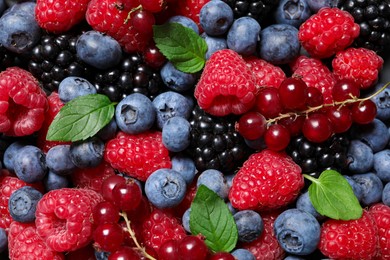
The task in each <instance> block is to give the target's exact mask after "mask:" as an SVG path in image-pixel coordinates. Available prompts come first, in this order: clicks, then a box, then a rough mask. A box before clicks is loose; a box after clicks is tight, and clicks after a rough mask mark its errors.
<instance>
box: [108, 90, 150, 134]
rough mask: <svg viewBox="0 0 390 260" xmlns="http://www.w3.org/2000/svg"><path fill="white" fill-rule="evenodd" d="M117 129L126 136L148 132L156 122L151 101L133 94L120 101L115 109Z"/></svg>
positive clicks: (138, 94) (140, 95)
mask: <svg viewBox="0 0 390 260" xmlns="http://www.w3.org/2000/svg"><path fill="white" fill-rule="evenodd" d="M115 120H116V123H117V125H118V128H119V129H120V130H122V131H123V132H125V133H128V134H139V133H142V132H145V131H146V130H149V129H150V128H152V126H153V125H154V122H155V120H156V112H155V109H154V106H153V103H152V101H151V100H150V99H149V98H148V97H147V96H145V95H143V94H140V93H133V94H130V95H128V96H127V97H125V98H124V99H122V100H121V101H120V102H119V103H118V105H117V106H116V108H115Z"/></svg>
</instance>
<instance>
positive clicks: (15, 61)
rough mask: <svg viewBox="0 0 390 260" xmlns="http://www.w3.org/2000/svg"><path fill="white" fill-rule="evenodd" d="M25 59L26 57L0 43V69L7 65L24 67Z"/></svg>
mask: <svg viewBox="0 0 390 260" xmlns="http://www.w3.org/2000/svg"><path fill="white" fill-rule="evenodd" d="M25 59H28V58H27V57H22V56H21V55H18V54H16V53H14V52H12V51H10V50H8V49H7V48H5V47H4V46H3V45H1V44H0V71H3V70H5V69H6V68H8V67H13V66H18V67H20V68H23V69H26V66H25V64H26V62H25Z"/></svg>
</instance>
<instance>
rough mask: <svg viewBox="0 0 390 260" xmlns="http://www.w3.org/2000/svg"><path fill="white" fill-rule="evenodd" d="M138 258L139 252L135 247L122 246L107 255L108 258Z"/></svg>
mask: <svg viewBox="0 0 390 260" xmlns="http://www.w3.org/2000/svg"><path fill="white" fill-rule="evenodd" d="M123 259H126V260H139V259H141V256H140V254H139V253H138V252H137V251H136V249H134V248H131V247H128V246H124V247H121V248H119V249H118V250H116V251H115V252H112V253H111V254H110V255H109V256H108V260H123Z"/></svg>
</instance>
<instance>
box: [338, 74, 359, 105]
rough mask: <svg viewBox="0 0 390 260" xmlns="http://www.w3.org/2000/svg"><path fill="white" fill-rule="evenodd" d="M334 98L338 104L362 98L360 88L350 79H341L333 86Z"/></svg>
mask: <svg viewBox="0 0 390 260" xmlns="http://www.w3.org/2000/svg"><path fill="white" fill-rule="evenodd" d="M332 96H333V100H334V101H336V102H340V101H344V100H346V99H351V98H354V97H356V98H358V97H359V96H360V87H359V85H358V84H356V83H355V82H354V81H352V80H350V79H341V80H338V81H337V82H336V84H335V85H334V86H333V89H332Z"/></svg>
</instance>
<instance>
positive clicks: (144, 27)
mask: <svg viewBox="0 0 390 260" xmlns="http://www.w3.org/2000/svg"><path fill="white" fill-rule="evenodd" d="M131 23H132V25H133V26H134V28H135V29H136V30H137V31H138V32H139V33H141V34H144V35H153V25H155V23H156V19H155V18H154V15H153V14H152V13H151V12H149V11H146V10H137V11H135V12H134V13H132V14H131Z"/></svg>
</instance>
